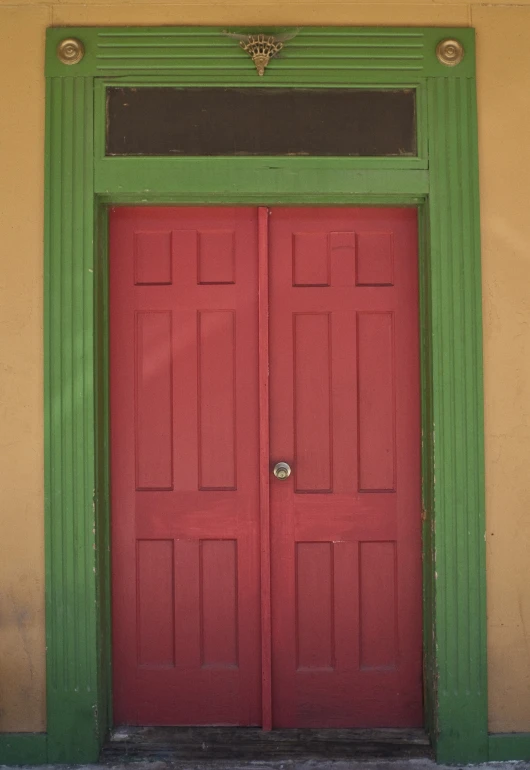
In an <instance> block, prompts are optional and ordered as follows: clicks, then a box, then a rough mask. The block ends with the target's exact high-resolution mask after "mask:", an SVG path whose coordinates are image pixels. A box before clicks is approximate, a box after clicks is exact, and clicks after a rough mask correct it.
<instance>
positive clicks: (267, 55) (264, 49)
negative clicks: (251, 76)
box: [239, 35, 283, 77]
mask: <svg viewBox="0 0 530 770" xmlns="http://www.w3.org/2000/svg"><path fill="white" fill-rule="evenodd" d="M239 45H240V46H241V48H242V49H243V50H244V51H246V52H247V53H248V55H249V56H250V57H251V58H252V61H253V62H254V64H255V65H256V69H257V71H258V75H259V76H260V77H263V75H264V74H265V67H266V66H267V64H268V63H269V61H270V60H271V59H272V57H273V56H276V54H277V53H279V52H280V51H281V50H282V48H283V43H282V42H281V41H276V40H275V39H274V38H273V37H266V36H265V35H249V36H248V40H247V41H246V42H245V41H244V40H241V41H240V43H239Z"/></svg>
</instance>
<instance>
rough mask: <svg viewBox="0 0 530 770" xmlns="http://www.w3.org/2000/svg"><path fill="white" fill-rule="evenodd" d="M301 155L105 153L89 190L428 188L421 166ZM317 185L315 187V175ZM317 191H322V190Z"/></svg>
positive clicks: (298, 193)
mask: <svg viewBox="0 0 530 770" xmlns="http://www.w3.org/2000/svg"><path fill="white" fill-rule="evenodd" d="M300 160H304V161H305V160H306V159H305V158H304V159H302V158H276V159H271V160H269V161H267V160H263V159H261V158H260V159H256V158H233V159H228V158H141V159H139V158H119V159H118V158H106V159H105V160H104V161H101V162H99V163H97V164H96V173H95V190H96V192H98V193H104V194H106V195H113V194H127V193H133V194H134V193H139V192H140V193H141V192H144V191H145V193H146V194H148V193H149V192H150V191H154V190H156V192H157V193H158V194H164V193H165V194H168V195H175V196H179V195H182V194H183V190H182V186H183V179H184V180H185V186H186V190H185V193H184V194H185V195H187V196H188V197H189V199H190V200H191V199H193V197H194V196H196V195H203V196H204V194H207V195H212V196H217V197H219V196H221V197H222V196H223V195H226V196H234V195H237V196H239V197H240V199H241V200H244V199H247V198H248V199H249V200H250V199H252V198H255V196H256V195H257V196H258V198H259V199H260V200H263V201H269V200H271V199H274V198H275V197H279V196H286V197H288V196H291V197H292V198H297V197H302V198H303V197H304V196H305V195H312V196H313V197H314V196H315V194H317V195H319V196H321V197H322V198H323V199H325V198H326V196H334V197H335V198H336V197H337V196H339V197H340V196H345V195H354V194H355V193H357V194H368V195H391V194H393V193H396V194H401V195H414V196H422V195H425V194H426V193H427V192H428V189H429V182H428V173H427V171H398V170H393V171H390V170H388V171H382V170H380V169H373V170H371V169H366V170H363V169H358V168H357V169H355V170H353V169H349V168H348V163H345V164H344V166H345V167H344V168H341V165H340V162H337V161H340V159H338V158H337V159H335V158H331V159H330V160H329V163H328V164H326V163H325V162H323V161H322V162H317V159H314V160H313V162H309V163H305V162H302V163H299V162H298V161H300ZM316 178H318V179H319V180H320V189H318V188H317V189H316V190H315V179H316ZM322 191H325V193H323V192H322Z"/></svg>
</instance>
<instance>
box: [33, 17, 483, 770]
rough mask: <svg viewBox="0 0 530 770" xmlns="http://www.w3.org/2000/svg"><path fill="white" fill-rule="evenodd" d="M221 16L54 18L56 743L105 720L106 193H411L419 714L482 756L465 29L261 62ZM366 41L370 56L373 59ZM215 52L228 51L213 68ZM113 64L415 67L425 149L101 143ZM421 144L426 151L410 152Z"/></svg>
mask: <svg viewBox="0 0 530 770" xmlns="http://www.w3.org/2000/svg"><path fill="white" fill-rule="evenodd" d="M220 33H221V30H219V29H212V28H160V29H152V28H151V29H147V30H146V29H143V28H129V29H127V28H125V29H120V28H107V29H104V28H102V29H90V28H88V29H87V28H79V29H66V28H62V29H52V30H50V31H49V33H48V48H47V72H48V76H49V80H48V98H47V150H46V159H47V161H46V162H47V166H46V263H45V293H46V316H45V336H46V342H45V361H46V373H45V380H46V391H45V398H46V408H45V420H46V581H47V583H46V597H47V598H46V608H47V621H46V625H47V629H46V633H47V646H48V653H47V655H48V657H47V677H48V680H47V681H48V685H47V693H48V739H47V741H48V752H47V753H48V760H49V761H52V762H58V761H62V762H91V761H94V760H95V759H96V758H97V753H98V749H99V746H100V744H101V741H102V740H103V737H104V733H105V731H106V730H107V729H108V727H109V726H110V725H111V723H112V722H111V720H112V716H111V691H110V681H111V677H110V645H111V641H110V588H109V555H108V548H109V533H108V523H109V495H108V490H109V464H108V440H109V433H108V400H107V385H108V341H107V326H108V297H107V262H106V259H107V255H106V229H105V228H106V220H105V207H106V206H107V205H108V204H110V203H137V204H138V203H140V204H142V203H159V204H165V203H168V204H169V203H172V204H183V205H184V204H202V205H214V204H232V205H234V204H237V205H256V204H258V203H264V204H268V205H283V204H298V205H417V206H419V210H420V255H421V256H420V284H421V291H420V305H421V318H422V323H421V327H422V332H421V333H422V337H421V356H422V361H421V363H422V394H423V402H422V429H423V453H422V462H423V505H424V511H425V513H424V520H425V521H424V556H425V568H424V597H425V601H424V639H425V644H424V646H425V703H426V709H427V713H426V724H427V727H428V729H429V731H430V734H431V737H432V739H433V743H434V744H435V748H436V752H437V758H438V760H439V761H444V762H448V763H464V762H477V761H480V760H483V759H487V757H488V744H489V742H491V739H488V736H487V680H486V636H485V627H486V626H485V618H486V614H485V571H484V539H483V538H484V472H483V425H482V409H483V399H482V351H481V316H480V296H481V285H480V251H479V235H478V178H477V136H476V132H477V129H476V114H475V82H474V42H473V40H474V35H473V30H469V29H441V28H440V29H438V28H433V29H420V28H414V29H412V30H411V29H383V28H378V29H369V28H366V29H364V28H363V29H350V28H340V27H337V28H328V29H320V28H305V29H303V30H301V31H300V34H299V36H297V37H296V38H295V39H294V41H292V44H290V45H289V46H286V52H285V56H284V57H283V58H282V59H281V60H280V59H278V61H275V62H273V63H272V64H271V66H270V68H269V70H268V71H267V74H266V77H265V78H264V79H258V78H257V76H256V74H255V72H254V70H253V68H252V64H251V62H249V61H248V60H247V57H246V55H244V56H242V55H241V52H240V51H239V50H236V51H235V50H234V47H233V41H231V40H230V39H229V38H226V36H223V35H221V34H220ZM66 36H77V37H79V38H81V39H82V40H83V42H84V44H85V46H86V51H87V55H86V57H85V59H84V60H83V61H82V62H81V63H80V64H79V65H73V66H71V67H66V66H65V65H62V64H60V63H59V62H58V60H57V59H56V56H55V48H56V45H57V42H58V41H59V40H61V39H63V37H66ZM444 37H457V38H458V39H460V40H461V41H462V42H463V44H464V46H465V48H466V57H465V59H464V62H463V63H462V64H461V65H459V66H458V67H454V68H446V67H444V66H443V65H441V64H440V63H439V62H438V61H437V60H436V58H435V56H434V49H435V46H436V43H437V42H438V41H439V40H440V39H442V38H444ZM295 41H297V42H295ZM201 46H202V48H201ZM289 48H290V51H291V53H288V51H289ZM236 49H237V46H236ZM199 52H200V56H201V58H197V57H198V56H199ZM155 54H156V56H155ZM368 54H370V56H372V55H373V56H374V57H376V56H378V57H379V58H374V59H373V62H372V64H371V65H370V63H369V62H368V59H367V56H368ZM382 54H384V56H383V59H384V60H385V65H384V66H383V65H381V61H382V60H383V59H382V58H381V56H382ZM214 55H215V56H214ZM216 56H220V57H221V59H220V61H221V63H220V65H219V66H217V65H216V67H215V68H213V67H212V66H211V62H212V61H213V60H214V59H215V57H216ZM160 57H162V58H160ZM194 57H195V58H194ZM406 57H409V58H406ZM161 61H162V63H163V67H161ZM170 62H172V64H170ZM404 62H405V63H406V62H408V63H409V65H410V64H411V63H412V64H413V65H414V66H413V67H412V69H411V67H410V66H408V67H404V66H402V65H403V64H404ZM192 64H193V66H191V65H192ZM93 76H97V77H96V78H94V77H93ZM113 77H115V78H116V80H115V82H119V83H121V82H129V83H132V84H134V83H140V82H141V81H142V79H143V82H148V81H150V80H153V79H154V80H159V81H165V82H168V83H183V84H192V83H203V84H205V83H208V84H211V83H212V82H214V83H218V84H219V85H229V84H234V85H251V84H252V85H256V86H257V85H262V84H263V83H267V84H268V85H271V86H274V85H278V86H281V85H284V86H285V85H289V86H304V85H307V84H308V83H310V84H313V85H314V84H321V85H323V86H326V87H327V86H331V87H332V86H333V85H340V84H345V83H347V84H348V85H349V86H351V87H363V86H366V85H374V84H376V85H378V86H381V87H388V86H392V85H395V84H398V85H404V84H406V85H407V87H416V88H417V91H418V100H419V101H418V105H419V106H418V119H419V124H418V125H419V130H420V134H419V137H420V136H421V137H422V138H421V142H420V143H421V148H420V156H421V157H419V158H418V159H412V160H414V162H416V160H418V164H417V165H414V164H413V165H412V166H410V165H409V166H408V167H407V163H408V161H410V160H411V159H404V160H403V161H402V160H401V159H390V160H389V159H368V160H366V161H364V162H365V164H366V165H365V167H363V162H362V161H361V159H333V158H331V159H319V158H313V159H306V158H304V159H302V158H291V159H289V158H272V159H271V158H259V159H255V158H234V159H230V160H227V159H224V158H223V159H220V158H210V159H207V158H201V159H190V158H178V159H175V158H168V159H160V158H154V159H153V158H136V159H133V158H119V159H118V158H104V157H103V156H102V146H101V141H102V136H103V134H102V130H103V129H102V120H104V111H103V110H102V108H101V105H102V101H101V94H102V93H103V88H104V86H105V84H106V83H109V82H113V81H112V78H113ZM98 105H99V106H98ZM94 109H95V116H94ZM94 125H95V133H94ZM421 132H422V133H421ZM98 137H99V139H98ZM98 142H99V145H98ZM427 157H428V159H429V167H428V168H427V167H425V168H421V164H423V165H424V166H426V164H425V159H426V158H427ZM352 160H353V162H351V161H352ZM98 243H99V246H98Z"/></svg>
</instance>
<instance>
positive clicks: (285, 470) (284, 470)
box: [273, 463, 291, 481]
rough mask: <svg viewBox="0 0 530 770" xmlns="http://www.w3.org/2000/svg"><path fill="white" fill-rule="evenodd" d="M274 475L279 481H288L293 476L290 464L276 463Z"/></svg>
mask: <svg viewBox="0 0 530 770" xmlns="http://www.w3.org/2000/svg"><path fill="white" fill-rule="evenodd" d="M273 473H274V475H275V476H276V478H277V479H280V481H283V479H288V478H289V476H290V475H291V466H290V465H289V464H288V463H276V465H275V466H274V470H273Z"/></svg>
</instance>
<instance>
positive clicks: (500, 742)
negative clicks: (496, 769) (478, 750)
mask: <svg viewBox="0 0 530 770" xmlns="http://www.w3.org/2000/svg"><path fill="white" fill-rule="evenodd" d="M488 744H489V760H490V762H509V761H511V760H514V759H526V760H530V733H493V734H491V735H490V736H489V737H488Z"/></svg>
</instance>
